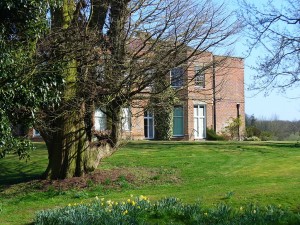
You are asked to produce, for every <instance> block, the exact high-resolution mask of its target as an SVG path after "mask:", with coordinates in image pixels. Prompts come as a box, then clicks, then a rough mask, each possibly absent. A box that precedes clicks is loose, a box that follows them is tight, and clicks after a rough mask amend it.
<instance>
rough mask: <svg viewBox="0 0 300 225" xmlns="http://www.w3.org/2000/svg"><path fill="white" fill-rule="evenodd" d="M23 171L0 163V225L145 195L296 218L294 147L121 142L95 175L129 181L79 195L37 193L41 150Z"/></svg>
mask: <svg viewBox="0 0 300 225" xmlns="http://www.w3.org/2000/svg"><path fill="white" fill-rule="evenodd" d="M35 145H36V146H37V149H36V150H35V151H34V152H32V153H31V159H30V160H29V161H28V162H27V163H26V162H25V161H19V160H17V159H16V158H15V157H13V156H8V157H7V158H5V159H1V160H0V224H1V225H8V224H9V225H12V224H29V223H30V222H32V219H33V218H34V215H35V212H36V211H38V210H41V209H47V208H53V207H59V206H66V205H68V204H69V203H77V202H78V203H79V202H88V201H90V200H91V199H93V198H94V197H95V196H98V197H99V198H102V197H104V198H105V199H112V200H123V199H127V198H128V197H129V196H130V195H134V196H139V195H145V196H147V197H149V198H150V199H152V200H155V199H160V198H162V197H167V196H174V197H178V198H180V199H182V200H183V201H184V202H188V203H192V202H196V201H200V202H202V204H203V205H205V206H207V207H209V206H211V205H215V204H218V203H220V202H226V203H229V204H231V205H232V206H234V207H239V206H240V205H244V204H246V203H255V204H260V205H267V204H274V205H277V206H278V205H281V206H282V207H287V208H289V209H291V210H293V211H300V176H299V174H300V145H299V144H295V143H292V142H290V143H281V142H277V143H275V142H155V141H136V142H129V143H127V144H126V145H125V146H124V147H122V148H121V149H120V150H119V151H118V152H117V153H115V154H114V155H113V156H111V157H109V158H107V159H105V160H103V162H102V163H101V165H100V167H99V169H100V170H115V169H119V170H121V171H124V173H125V171H127V172H126V173H128V171H129V172H130V173H131V174H133V175H134V177H135V181H129V180H126V179H123V180H120V182H119V183H118V184H119V185H118V186H114V185H110V184H111V181H110V180H107V181H106V182H105V184H93V183H91V184H90V186H89V187H88V188H85V189H79V190H76V189H69V190H60V189H57V188H54V187H49V188H48V189H47V190H46V191H40V190H39V187H38V185H37V184H38V183H34V185H32V184H30V183H29V184H28V183H26V184H25V183H24V182H25V181H30V180H32V179H36V178H37V177H38V175H39V174H41V173H42V172H43V170H44V169H45V167H46V164H47V151H46V150H45V146H44V144H42V143H35Z"/></svg>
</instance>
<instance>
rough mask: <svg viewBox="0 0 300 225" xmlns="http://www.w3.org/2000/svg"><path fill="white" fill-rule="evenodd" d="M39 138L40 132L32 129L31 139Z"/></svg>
mask: <svg viewBox="0 0 300 225" xmlns="http://www.w3.org/2000/svg"><path fill="white" fill-rule="evenodd" d="M40 136H41V134H40V132H39V131H38V130H36V129H33V137H40Z"/></svg>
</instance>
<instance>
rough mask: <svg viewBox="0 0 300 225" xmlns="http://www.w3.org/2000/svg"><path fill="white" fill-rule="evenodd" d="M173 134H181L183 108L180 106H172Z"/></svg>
mask: <svg viewBox="0 0 300 225" xmlns="http://www.w3.org/2000/svg"><path fill="white" fill-rule="evenodd" d="M173 136H183V108H182V106H177V107H174V111H173Z"/></svg>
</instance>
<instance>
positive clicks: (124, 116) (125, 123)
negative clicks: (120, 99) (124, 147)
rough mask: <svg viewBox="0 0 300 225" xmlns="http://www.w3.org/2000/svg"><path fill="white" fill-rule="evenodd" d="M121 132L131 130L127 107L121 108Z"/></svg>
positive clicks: (129, 113) (129, 114)
mask: <svg viewBox="0 0 300 225" xmlns="http://www.w3.org/2000/svg"><path fill="white" fill-rule="evenodd" d="M122 130H123V131H130V130H131V112H130V108H129V107H126V108H122Z"/></svg>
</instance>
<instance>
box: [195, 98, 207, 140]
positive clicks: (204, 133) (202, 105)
mask: <svg viewBox="0 0 300 225" xmlns="http://www.w3.org/2000/svg"><path fill="white" fill-rule="evenodd" d="M201 107H203V115H199V113H198V115H195V108H197V111H198V112H199V109H200V108H201ZM193 113H194V137H195V139H205V138H206V104H195V105H194V107H193ZM195 119H196V120H197V123H199V121H200V120H203V137H200V135H199V124H198V130H196V129H195ZM196 133H198V135H196Z"/></svg>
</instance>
